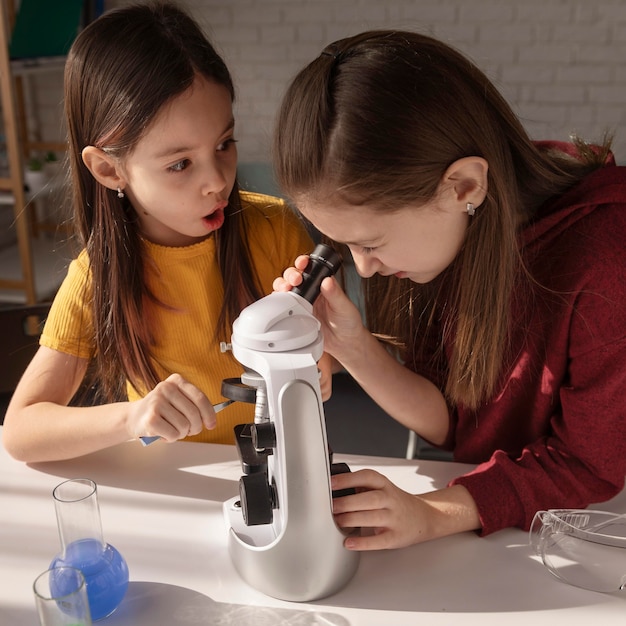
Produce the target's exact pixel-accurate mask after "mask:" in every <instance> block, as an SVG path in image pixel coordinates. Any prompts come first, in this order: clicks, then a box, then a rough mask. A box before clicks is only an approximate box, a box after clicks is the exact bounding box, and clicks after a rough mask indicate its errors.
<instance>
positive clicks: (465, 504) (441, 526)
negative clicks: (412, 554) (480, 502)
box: [416, 485, 481, 541]
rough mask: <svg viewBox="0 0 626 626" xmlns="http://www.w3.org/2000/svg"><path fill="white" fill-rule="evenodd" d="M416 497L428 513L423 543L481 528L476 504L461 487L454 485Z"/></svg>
mask: <svg viewBox="0 0 626 626" xmlns="http://www.w3.org/2000/svg"><path fill="white" fill-rule="evenodd" d="M416 497H418V498H420V499H421V500H422V502H424V503H425V504H426V506H427V507H428V508H429V511H430V514H429V515H428V516H427V517H426V519H427V520H428V523H427V524H426V525H425V527H424V536H423V537H422V540H423V541H428V540H431V539H439V538H440V537H446V536H448V535H454V534H456V533H461V532H465V531H468V530H479V529H480V528H481V522H480V517H479V514H478V508H477V506H476V503H475V502H474V499H473V498H472V496H471V495H470V493H469V491H468V490H467V489H466V488H465V487H463V486H462V485H454V486H452V487H447V488H446V489H440V490H438V491H431V492H430V493H425V494H422V495H420V496H416Z"/></svg>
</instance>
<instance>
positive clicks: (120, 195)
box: [117, 187, 124, 198]
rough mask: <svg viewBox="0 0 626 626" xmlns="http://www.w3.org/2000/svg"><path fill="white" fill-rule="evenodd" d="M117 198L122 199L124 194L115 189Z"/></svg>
mask: <svg viewBox="0 0 626 626" xmlns="http://www.w3.org/2000/svg"><path fill="white" fill-rule="evenodd" d="M117 197H118V198H123V197H124V192H123V191H122V190H121V189H120V188H119V187H118V188H117Z"/></svg>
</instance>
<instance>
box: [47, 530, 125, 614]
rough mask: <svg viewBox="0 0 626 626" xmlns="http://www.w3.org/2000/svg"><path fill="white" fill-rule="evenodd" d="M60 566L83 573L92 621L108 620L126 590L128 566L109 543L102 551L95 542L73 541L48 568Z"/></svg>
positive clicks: (94, 540) (88, 540) (100, 545)
mask: <svg viewBox="0 0 626 626" xmlns="http://www.w3.org/2000/svg"><path fill="white" fill-rule="evenodd" d="M63 565H67V566H70V567H75V568H76V569H79V570H81V571H82V573H83V576H84V578H85V583H86V586H87V598H88V600H89V610H90V611H91V619H92V620H93V621H94V622H95V621H97V620H99V619H102V618H104V617H107V616H108V615H110V614H111V613H113V611H115V609H116V608H117V607H118V606H119V605H120V602H121V601H122V599H123V598H124V595H125V594H126V590H127V589H128V565H127V564H126V561H125V560H124V557H123V556H122V555H121V554H120V553H119V551H118V550H117V549H116V548H115V547H113V546H112V545H111V544H109V543H107V544H105V546H104V549H103V547H102V544H101V543H100V542H99V541H97V540H96V539H81V540H79V541H74V542H72V543H70V544H69V545H68V546H67V549H66V550H65V558H63V557H62V556H57V557H56V558H55V559H54V560H53V561H52V563H51V564H50V567H60V566H63ZM59 584H62V580H60V581H59ZM61 591H62V589H61Z"/></svg>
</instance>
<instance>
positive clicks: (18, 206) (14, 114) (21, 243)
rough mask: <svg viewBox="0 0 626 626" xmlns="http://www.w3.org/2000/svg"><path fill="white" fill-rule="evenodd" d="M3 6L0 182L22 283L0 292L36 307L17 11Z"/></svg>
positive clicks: (1, 285)
mask: <svg viewBox="0 0 626 626" xmlns="http://www.w3.org/2000/svg"><path fill="white" fill-rule="evenodd" d="M0 5H1V7H0V98H1V103H2V116H3V121H4V135H5V141H6V148H7V156H8V161H9V177H8V178H0V191H8V192H10V193H11V194H12V195H13V213H14V217H15V229H16V234H17V245H18V250H19V257H20V265H21V268H22V279H21V280H9V279H3V278H0V289H18V290H22V291H24V296H25V301H26V304H34V303H35V302H36V301H37V294H36V291H35V275H34V271H33V252H32V248H31V230H30V225H29V216H28V213H27V210H26V195H25V192H24V160H23V152H22V150H21V149H20V133H19V127H18V123H19V122H18V120H19V112H18V111H19V110H18V105H17V98H16V83H15V78H14V77H13V74H12V73H11V62H10V59H9V33H10V32H11V25H12V23H13V20H14V19H15V11H14V5H13V2H5V1H4V0H2V1H0Z"/></svg>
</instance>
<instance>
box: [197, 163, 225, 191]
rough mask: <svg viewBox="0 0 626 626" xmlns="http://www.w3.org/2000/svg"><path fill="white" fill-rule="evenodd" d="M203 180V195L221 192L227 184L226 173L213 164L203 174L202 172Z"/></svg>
mask: <svg viewBox="0 0 626 626" xmlns="http://www.w3.org/2000/svg"><path fill="white" fill-rule="evenodd" d="M203 178H204V180H203V187H202V192H203V193H204V194H210V193H216V192H219V191H222V190H223V189H225V188H226V185H227V184H228V183H227V177H226V172H225V171H224V169H223V168H222V167H221V166H220V165H219V164H217V163H215V162H213V163H210V164H209V165H208V167H207V168H206V170H205V172H203Z"/></svg>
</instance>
